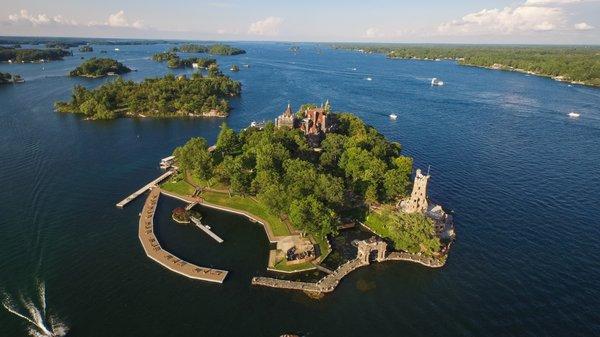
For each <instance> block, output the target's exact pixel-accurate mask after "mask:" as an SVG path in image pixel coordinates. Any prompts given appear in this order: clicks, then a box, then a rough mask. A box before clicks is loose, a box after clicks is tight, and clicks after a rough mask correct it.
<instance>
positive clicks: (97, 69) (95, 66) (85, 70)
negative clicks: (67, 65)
mask: <svg viewBox="0 0 600 337" xmlns="http://www.w3.org/2000/svg"><path fill="white" fill-rule="evenodd" d="M130 71H131V69H129V68H128V67H126V66H124V65H123V64H122V63H121V62H118V61H116V60H113V59H110V58H96V57H92V58H91V59H89V60H87V61H85V62H83V63H82V64H80V65H79V66H78V67H77V68H75V69H74V70H72V71H71V72H70V73H69V76H81V77H90V78H99V77H104V76H108V75H121V74H126V73H128V72H130Z"/></svg>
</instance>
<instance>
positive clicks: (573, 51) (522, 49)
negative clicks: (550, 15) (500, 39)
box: [333, 44, 600, 86]
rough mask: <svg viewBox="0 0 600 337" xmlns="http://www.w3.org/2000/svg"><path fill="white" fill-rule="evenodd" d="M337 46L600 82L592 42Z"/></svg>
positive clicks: (598, 62)
mask: <svg viewBox="0 0 600 337" xmlns="http://www.w3.org/2000/svg"><path fill="white" fill-rule="evenodd" d="M333 47H334V48H336V49H348V50H355V51H359V52H363V53H384V54H387V56H388V57H389V58H391V59H417V60H429V61H440V60H453V61H456V62H458V63H459V64H461V65H465V66H477V67H484V68H488V69H494V70H506V71H516V72H522V73H526V74H530V75H538V76H545V77H551V78H552V79H554V80H556V81H561V82H570V83H573V84H581V85H589V86H600V57H598V55H599V54H600V48H599V47H588V46H565V47H560V46H468V45H465V46H448V45H431V46H424V45H415V46H407V45H393V44H385V45H377V44H375V45H370V44H367V45H363V44H359V45H356V44H337V45H334V46H333Z"/></svg>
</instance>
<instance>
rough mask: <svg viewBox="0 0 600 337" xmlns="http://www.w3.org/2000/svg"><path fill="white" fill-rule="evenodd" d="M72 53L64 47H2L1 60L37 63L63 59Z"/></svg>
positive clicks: (0, 50)
mask: <svg viewBox="0 0 600 337" xmlns="http://www.w3.org/2000/svg"><path fill="white" fill-rule="evenodd" d="M69 55H72V53H71V52H70V51H68V50H63V49H21V48H8V47H0V62H8V63H36V62H46V61H57V60H62V59H63V57H65V56H69Z"/></svg>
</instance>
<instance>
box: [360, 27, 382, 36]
mask: <svg viewBox="0 0 600 337" xmlns="http://www.w3.org/2000/svg"><path fill="white" fill-rule="evenodd" d="M384 36H385V34H384V33H383V31H382V30H381V29H379V28H376V27H371V28H368V29H367V30H366V31H365V34H364V37H366V38H367V39H375V38H381V37H384Z"/></svg>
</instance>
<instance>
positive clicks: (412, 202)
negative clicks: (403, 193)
mask: <svg viewBox="0 0 600 337" xmlns="http://www.w3.org/2000/svg"><path fill="white" fill-rule="evenodd" d="M429 177H430V175H429V174H428V175H423V174H422V173H421V170H420V169H417V172H416V174H415V181H414V183H413V189H412V193H411V194H410V199H409V200H408V201H406V202H404V203H402V208H403V209H404V211H405V212H406V213H415V212H421V213H424V212H426V211H427V182H428V181H429Z"/></svg>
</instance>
